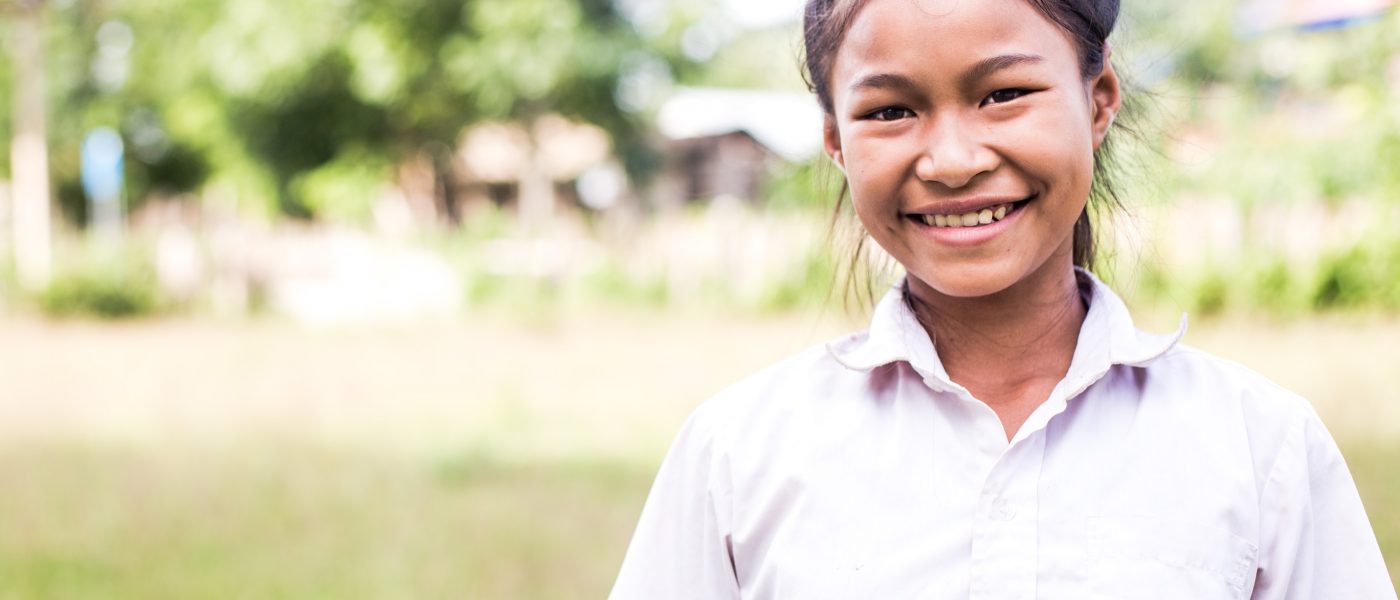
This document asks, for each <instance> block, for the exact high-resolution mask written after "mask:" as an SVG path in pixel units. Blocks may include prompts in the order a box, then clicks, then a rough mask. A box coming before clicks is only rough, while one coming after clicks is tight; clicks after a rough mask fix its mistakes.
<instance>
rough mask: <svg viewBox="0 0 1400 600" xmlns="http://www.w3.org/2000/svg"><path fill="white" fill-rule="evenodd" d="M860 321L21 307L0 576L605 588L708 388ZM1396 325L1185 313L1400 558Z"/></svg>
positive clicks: (74, 591)
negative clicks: (1284, 402) (1349, 476)
mask: <svg viewBox="0 0 1400 600" xmlns="http://www.w3.org/2000/svg"><path fill="white" fill-rule="evenodd" d="M1162 320H1163V321H1164V322H1170V321H1171V320H1172V318H1171V316H1167V317H1165V318H1164V319H1162ZM1145 321H1153V322H1154V323H1155V321H1154V320H1153V319H1145ZM851 326H852V323H850V322H849V321H843V320H841V319H839V318H827V319H818V318H815V317H806V316H788V317H775V318H767V319H753V318H749V317H720V316H715V315H699V314H696V315H669V316H660V315H654V316H641V317H638V316H618V315H612V316H609V315H606V314H589V315H563V316H560V318H558V319H557V320H553V321H551V322H549V323H547V324H536V325H522V324H519V323H507V324H503V323H501V322H496V321H473V320H469V321H465V322H459V323H449V324H434V325H430V326H423V327H418V326H403V327H395V328H372V329H359V330H353V329H352V330H329V331H311V330H301V329H296V328H293V327H290V326H287V325H282V324H276V323H266V322H263V323H254V324H240V325H233V324H216V323H209V322H198V321H165V322H160V321H157V322H147V323H135V324H125V325H104V324H98V323H90V322H87V323H73V324H36V323H34V322H27V321H10V322H0V339H5V340H6V343H4V344H0V364H3V365H7V366H9V367H13V368H12V369H11V370H8V371H6V373H5V374H6V378H5V379H4V380H3V382H0V600H9V599H16V600H20V599H23V600H28V599H31V598H44V599H49V598H55V599H64V598H74V599H83V600H87V599H98V600H101V599H108V598H122V599H126V598H130V599H143V600H144V599H157V600H158V599H164V598H170V599H176V598H178V599H202V598H219V599H223V598H259V599H261V598H328V599H330V598H335V599H340V598H349V599H354V598H389V599H393V598H523V599H531V598H600V597H604V596H605V595H606V593H607V590H608V588H609V586H610V585H611V582H612V579H613V577H614V576H615V574H616V572H617V568H618V566H619V564H620V561H621V559H622V554H623V552H624V550H625V548H626V544H627V542H628V539H629V538H630V536H631V532H632V528H633V527H634V525H635V523H636V519H637V516H638V513H639V511H640V509H641V506H642V503H643V501H644V499H645V495H646V492H647V489H648V487H649V485H650V481H651V478H652V476H653V474H654V472H655V468H656V465H657V464H658V463H659V461H660V459H661V456H662V454H663V453H664V451H665V448H666V445H667V444H668V443H669V441H670V439H671V437H672V436H673V435H674V433H675V431H676V429H677V428H678V427H679V425H680V422H681V420H682V419H683V418H684V417H685V415H686V414H687V413H688V412H689V411H690V409H691V407H693V406H694V405H695V404H696V403H697V402H699V401H700V400H702V399H703V398H705V397H706V396H708V395H710V394H712V393H714V392H715V391H717V390H718V389H720V388H721V387H723V386H725V385H727V384H728V383H730V382H732V381H734V380H736V379H737V378H739V377H741V376H742V375H744V374H745V373H748V372H752V371H753V370H756V369H758V368H761V367H762V366H764V365H767V364H769V363H771V362H772V361H774V360H776V359H778V358H779V357H782V356H785V355H788V354H791V353H792V352H795V351H797V350H799V349H801V348H803V347H806V346H809V345H811V344H813V343H817V342H819V341H821V340H823V339H826V338H828V337H830V336H831V335H834V334H835V333H836V332H838V331H842V330H845V329H848V328H849V327H851ZM1149 328H1151V329H1155V330H1161V329H1164V328H1166V327H1164V326H1152V325H1149ZM1396 339H1400V324H1398V323H1396V322H1394V321H1393V320H1388V319H1386V318H1381V317H1357V318H1346V319H1339V318H1331V319H1311V320H1305V321H1298V322H1293V323H1287V324H1279V323H1271V322H1264V321H1259V322H1255V321H1250V320H1247V319H1244V318H1232V319H1230V320H1224V321H1201V322H1197V323H1195V324H1194V325H1193V328H1192V331H1191V333H1190V334H1189V335H1188V341H1189V342H1190V343H1192V344H1195V345H1198V346H1201V347H1204V348H1206V349H1209V350H1212V351H1214V352H1217V353H1219V354H1222V355H1224V356H1227V357H1230V358H1234V359H1236V360H1240V361H1242V362H1245V363H1247V364H1249V365H1251V366H1253V367H1255V368H1257V369H1258V370H1260V371H1261V372H1263V373H1265V374H1266V375H1268V376H1270V377H1272V378H1274V379H1275V380H1277V381H1279V382H1280V383H1282V384H1284V385H1285V386H1287V387H1290V388H1291V389H1294V390H1296V391H1298V392H1299V393H1302V394H1303V395H1305V396H1307V397H1309V398H1310V399H1311V400H1312V401H1313V402H1314V404H1315V405H1316V406H1317V407H1318V409H1319V412H1320V413H1321V414H1322V415H1323V418H1324V420H1326V422H1327V423H1328V425H1329V428H1330V429H1331V430H1332V431H1333V433H1334V434H1335V435H1336V437H1337V439H1338V441H1339V442H1340V443H1341V446H1342V448H1343V451H1344V453H1345V454H1346V457H1347V459H1348V464H1349V465H1350V466H1351V469H1352V472H1353V474H1354V476H1355V477H1356V480H1357V484H1358V487H1359V488H1360V491H1361V493H1362V495H1363V499H1364V500H1365V502H1366V507H1367V510H1368V512H1369V515H1370V517H1371V520H1372V522H1373V524H1374V526H1375V529H1376V533H1377V535H1378V537H1379V540H1380V542H1381V544H1382V548H1383V550H1384V552H1385V554H1386V555H1387V557H1388V558H1389V561H1390V566H1391V570H1392V573H1400V478H1397V477H1396V476H1395V473H1397V472H1400V435H1397V431H1396V425H1395V423H1396V419H1395V418H1394V416H1395V414H1396V413H1395V410H1396V408H1395V407H1394V406H1392V404H1393V403H1392V402H1391V401H1390V398H1391V394H1390V391H1391V390H1394V389H1396V388H1397V387H1400V372H1397V371H1395V370H1393V369H1385V368H1378V367H1377V360H1378V359H1377V358H1376V357H1377V356H1383V353H1384V351H1385V348H1387V345H1388V344H1391V345H1393V344H1394V341H1393V340H1396ZM1378 348H1379V349H1381V351H1382V354H1381V355H1377V354H1376V352H1377V349H1378Z"/></svg>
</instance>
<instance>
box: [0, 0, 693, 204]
mask: <svg viewBox="0 0 1400 600" xmlns="http://www.w3.org/2000/svg"><path fill="white" fill-rule="evenodd" d="M46 16H47V17H48V18H47V28H48V30H49V31H48V34H49V35H48V36H47V37H48V39H49V42H50V43H49V44H48V48H47V51H48V63H49V64H48V65H47V66H48V69H47V76H48V85H49V90H50V96H51V97H52V98H54V101H53V103H52V108H51V110H50V115H51V136H50V137H51V138H52V140H53V145H52V148H51V162H52V169H53V172H54V176H55V179H56V181H57V183H58V189H59V190H60V191H62V192H63V193H61V194H60V197H61V198H62V199H63V201H64V203H65V212H66V214H68V215H69V216H70V218H73V219H74V220H75V221H77V222H81V221H82V219H83V214H82V212H83V210H84V208H83V206H82V204H83V197H82V194H81V192H80V189H79V187H78V186H77V184H76V182H77V179H78V174H79V164H78V146H79V144H81V141H82V138H83V136H84V135H85V134H86V132H87V131H89V130H90V129H91V128H93V127H97V126H109V127H115V128H118V129H119V130H120V131H121V133H122V134H123V137H124V138H125V139H126V141H127V144H128V150H129V153H128V157H127V159H128V164H129V169H128V171H129V173H130V174H131V177H130V182H129V186H128V192H129V194H128V195H129V197H130V198H131V199H132V200H133V207H135V206H139V204H140V203H141V201H142V200H143V199H144V198H145V197H146V196H147V195H149V194H150V193H152V192H165V193H181V192H187V191H194V190H199V189H202V188H204V187H205V186H207V185H219V186H221V187H223V188H226V189H234V190H237V193H238V195H239V196H240V197H243V198H246V199H248V200H251V201H252V202H256V203H259V204H261V205H262V206H261V208H259V209H255V210H254V212H264V213H268V214H285V215H290V216H296V217H325V218H330V219H334V218H338V217H340V216H343V215H346V214H349V215H358V214H360V213H361V212H362V211H361V210H360V207H359V206H357V205H356V200H354V199H352V200H350V201H349V204H350V205H351V206H349V207H347V208H343V209H342V208H340V207H333V206H331V205H332V204H334V203H335V202H331V203H328V202H326V200H327V198H326V197H325V196H324V195H321V196H317V194H318V191H317V190H324V189H329V188H337V187H339V188H345V187H350V186H354V185H357V184H360V183H363V182H364V180H365V179H366V177H365V173H364V170H356V169H352V168H348V167H346V166H345V165H346V163H348V162H351V161H356V160H362V159H364V160H367V162H368V163H369V164H370V165H372V167H371V168H379V167H381V166H383V165H391V164H397V163H399V162H401V161H403V160H405V159H407V158H411V157H413V156H416V155H417V154H418V153H420V152H423V151H424V150H425V149H433V148H448V147H451V146H452V145H454V144H455V143H456V141H457V139H458V136H459V135H460V133H461V130H462V129H463V128H464V127H465V126H468V125H471V124H473V123H476V122H479V121H482V120H486V119H519V120H524V121H529V120H530V119H532V118H534V117H536V116H538V115H541V114H544V113H549V112H557V113H562V114H564V115H566V116H570V117H574V118H578V119H582V120H584V121H588V122H591V123H595V124H597V125H600V126H602V127H603V128H605V129H606V130H607V131H609V133H611V134H612V136H613V138H614V148H615V150H616V151H617V152H618V153H619V154H621V155H623V156H625V157H631V158H632V160H630V161H629V164H634V165H639V164H643V163H645V162H646V161H645V160H640V159H637V157H640V156H645V155H646V153H645V152H643V151H642V150H641V149H642V148H644V147H645V145H646V144H645V139H644V132H643V130H642V126H641V122H640V121H639V118H638V117H637V116H636V115H633V114H632V113H629V112H627V111H625V110H623V109H622V108H620V107H619V105H618V103H617V102H616V100H615V99H614V96H613V93H614V90H615V89H617V87H618V85H619V81H620V80H621V78H622V77H624V75H625V73H624V70H625V68H626V66H627V64H628V61H627V60H624V58H625V57H628V56H655V55H657V53H658V52H659V51H658V50H657V49H655V48H652V47H650V46H649V45H648V43H647V40H645V39H643V38H642V37H640V36H638V35H637V33H636V32H635V31H633V30H632V26H631V24H630V23H629V22H628V21H626V20H625V19H622V18H620V17H619V16H618V15H617V13H616V11H615V8H614V7H613V4H612V3H611V2H605V1H600V0H523V1H522V0H509V1H503V0H475V1H472V2H461V1H459V0H413V1H408V0H247V1H242V2H215V1H213V0H177V1H173V2H170V1H166V0H133V1H132V2H122V3H118V4H110V3H100V2H96V1H95V0H75V1H73V2H69V3H50V6H49V8H48V10H47V15H46ZM114 23H117V24H124V25H125V26H127V27H129V30H130V32H131V34H132V43H131V45H130V49H129V50H128V51H126V53H125V54H123V57H124V58H123V59H121V60H122V61H123V64H125V65H126V72H127V74H128V76H127V77H126V78H125V80H124V81H123V82H121V83H120V84H111V85H109V84H102V83H100V82H99V81H98V80H97V79H95V78H94V76H93V75H92V73H93V72H94V69H95V68H96V67H94V65H97V64H98V63H99V62H100V61H101V60H102V59H101V58H100V57H101V56H102V55H103V53H104V52H108V53H110V52H111V51H110V49H106V50H104V49H103V48H102V47H100V44H99V42H98V40H99V38H100V36H99V35H98V32H99V30H100V29H101V28H102V27H103V26H104V25H110V24H114ZM660 58H661V59H662V60H663V62H664V61H665V60H666V58H665V57H664V56H661V57H660ZM8 71H9V69H8V66H7V65H3V62H0V106H4V105H6V103H7V102H8V100H9V94H8V93H7V91H8V89H9V88H10V86H12V85H14V83H13V82H9V81H8V80H7V74H8ZM7 129H8V123H6V124H5V125H4V126H0V133H4V132H6V131H7ZM3 152H4V151H3V150H0V155H3ZM328 165H334V166H330V167H328ZM313 172H319V174H316V175H312V173H313ZM337 176H344V177H345V178H346V181H344V182H330V181H326V180H327V179H330V178H334V177H337ZM307 177H311V178H312V179H315V180H318V183H316V184H314V185H313V184H307V183H305V182H304V181H303V180H304V179H306V178H307ZM308 194H310V195H308ZM245 202H246V201H245ZM247 208H252V207H246V206H245V209H247Z"/></svg>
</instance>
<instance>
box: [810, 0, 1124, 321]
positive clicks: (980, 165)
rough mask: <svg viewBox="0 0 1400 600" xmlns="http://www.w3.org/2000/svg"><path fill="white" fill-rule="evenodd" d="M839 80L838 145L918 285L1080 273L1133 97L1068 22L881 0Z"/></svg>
mask: <svg viewBox="0 0 1400 600" xmlns="http://www.w3.org/2000/svg"><path fill="white" fill-rule="evenodd" d="M1104 62H1105V63H1107V58H1106V57H1105V61H1104ZM829 81H830V86H831V90H830V91H831V97H832V107H833V112H834V114H833V115H829V116H828V118H827V123H826V128H825V129H826V130H825V144H826V151H827V154H828V155H830V156H831V158H832V160H833V161H834V162H835V163H836V164H837V165H838V166H839V167H840V168H841V169H842V171H844V172H845V174H846V178H847V180H848V181H849V183H850V189H851V199H852V202H853V204H854V206H855V210H856V214H857V215H858V216H859V217H860V220H861V222H862V223H863V224H864V225H865V228H866V230H867V231H869V232H870V235H871V237H873V238H874V239H875V241H876V242H877V243H879V244H880V246H881V247H883V248H884V249H885V250H886V251H887V252H889V254H890V255H891V256H893V257H894V258H895V259H896V260H898V261H899V262H900V263H901V264H902V265H904V267H905V269H906V270H907V271H908V273H909V275H910V284H911V286H917V287H916V289H915V292H916V293H917V292H920V291H927V290H921V289H918V288H923V287H927V288H932V290H933V291H935V292H937V293H941V294H945V295H948V296H956V297H976V296H986V295H990V294H994V293H998V292H1001V291H1004V290H1007V289H1008V288H1011V287H1012V286H1013V285H1015V284H1017V283H1019V282H1022V281H1026V280H1029V279H1031V278H1032V276H1034V275H1036V274H1047V273H1053V271H1050V270H1056V269H1058V270H1062V271H1063V272H1065V273H1068V271H1069V270H1070V268H1071V266H1072V264H1073V261H1072V249H1073V230H1074V223H1075V221H1076V220H1077V219H1078V217H1079V214H1080V212H1081V211H1082V210H1083V208H1084V204H1085V202H1086V201H1087V199H1088V196H1089V185H1090V182H1091V179H1092V174H1093V151H1094V150H1095V149H1097V148H1098V147H1099V144H1101V143H1102V142H1103V138H1104V133H1105V132H1106V131H1107V130H1108V126H1109V124H1110V123H1111V122H1112V120H1113V115H1114V113H1115V112H1116V111H1117V109H1118V106H1119V100H1120V97H1119V90H1118V81H1117V78H1116V76H1115V75H1114V73H1113V70H1112V67H1110V66H1107V64H1105V66H1104V69H1103V72H1102V73H1098V74H1095V75H1094V76H1093V77H1092V78H1090V79H1089V80H1087V81H1086V80H1085V78H1084V76H1083V74H1082V73H1081V71H1080V68H1079V57H1078V55H1077V54H1076V52H1075V48H1074V46H1073V45H1072V44H1071V42H1070V40H1069V37H1068V36H1067V35H1066V34H1065V33H1064V31H1063V30H1061V29H1060V28H1059V27H1058V26H1056V25H1055V24H1054V23H1052V22H1050V21H1049V20H1047V19H1046V18H1045V17H1044V16H1042V15H1041V13H1040V12H1038V11H1037V10H1036V9H1034V8H1032V7H1031V6H1029V5H1028V4H1026V3H1025V1H1024V0H971V1H967V0H870V1H869V2H868V3H867V5H866V6H865V7H863V8H862V9H861V10H860V12H859V13H858V14H857V15H856V17H855V20H854V21H853V22H852V23H851V26H850V28H849V29H848V30H847V32H846V36H845V39H844V41H843V42H842V44H841V47H840V48H839V49H838V50H837V53H836V57H835V61H834V62H833V64H832V68H831V75H830V79H829Z"/></svg>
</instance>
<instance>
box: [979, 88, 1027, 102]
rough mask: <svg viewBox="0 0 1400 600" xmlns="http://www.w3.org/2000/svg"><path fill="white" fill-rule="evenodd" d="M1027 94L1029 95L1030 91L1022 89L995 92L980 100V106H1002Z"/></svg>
mask: <svg viewBox="0 0 1400 600" xmlns="http://www.w3.org/2000/svg"><path fill="white" fill-rule="evenodd" d="M1029 93H1031V91H1030V90H1027V89H1022V88H1007V89H1004V90H997V91H995V92H992V93H991V94H988V95H987V97H986V98H985V99H983V100H982V106H986V105H988V104H1004V103H1006V102H1010V101H1012V100H1015V99H1017V98H1020V97H1021V96H1024V95H1026V94H1029Z"/></svg>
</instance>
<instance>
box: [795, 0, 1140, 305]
mask: <svg viewBox="0 0 1400 600" xmlns="http://www.w3.org/2000/svg"><path fill="white" fill-rule="evenodd" d="M867 1H868V0H807V7H806V11H805V13H804V15H803V18H802V41H803V63H804V64H803V67H804V68H803V71H804V72H803V76H804V78H805V79H806V81H807V88H808V89H809V90H811V91H812V92H813V93H815V94H816V96H817V102H818V103H819V104H820V105H821V107H822V110H823V111H825V112H826V114H827V115H829V116H830V115H833V114H834V112H835V110H834V108H833V106H832V101H831V84H830V76H831V67H832V62H833V61H834V60H835V58H836V51H837V50H838V49H839V48H840V46H841V42H842V40H843V39H844V38H845V35H846V30H847V29H849V28H850V26H851V22H852V21H853V20H855V16H856V13H857V12H859V11H860V9H861V7H863V6H864V5H865V3H866V2H867ZM1025 2H1026V3H1028V4H1030V5H1031V7H1032V8H1034V9H1036V10H1038V11H1040V13H1041V14H1042V15H1044V16H1045V17H1046V18H1047V19H1049V20H1050V22H1052V23H1054V24H1056V25H1058V26H1059V27H1060V29H1062V30H1064V31H1065V33H1066V34H1068V35H1069V38H1070V41H1071V42H1073V44H1074V47H1075V50H1076V52H1077V53H1078V55H1079V70H1080V73H1081V74H1082V75H1083V76H1084V77H1085V78H1086V79H1087V78H1090V77H1093V76H1094V75H1096V74H1098V73H1099V72H1100V71H1102V70H1103V67H1104V49H1105V48H1106V46H1105V42H1106V41H1107V40H1108V36H1109V34H1110V33H1112V32H1113V26H1114V24H1115V23H1117V21H1118V0H1025ZM1127 108H1128V107H1125V109H1127ZM1129 112H1130V111H1129ZM1120 121H1121V119H1120ZM1116 126H1117V127H1119V128H1121V127H1123V125H1121V124H1119V125H1116ZM1110 137H1112V136H1107V135H1106V136H1105V137H1104V140H1103V143H1102V144H1100V145H1099V148H1098V150H1095V151H1094V174H1093V183H1092V185H1091V187H1090V190H1089V202H1088V203H1086V205H1085V207H1084V212H1082V213H1080V215H1079V220H1078V221H1076V222H1075V224H1074V264H1075V265H1076V266H1079V267H1083V268H1085V269H1092V268H1093V267H1094V259H1095V246H1096V244H1095V239H1094V225H1093V221H1094V219H1093V218H1092V217H1091V211H1092V212H1093V213H1098V212H1100V211H1104V210H1111V209H1113V208H1116V207H1118V206H1119V201H1118V192H1117V186H1116V180H1117V172H1118V165H1117V162H1118V161H1117V160H1116V159H1115V157H1114V154H1113V150H1112V145H1111V144H1110V142H1109V139H1110ZM847 191H848V186H847V184H846V183H845V182H844V181H843V182H842V185H841V193H840V195H839V196H838V197H837V201H836V207H835V210H834V211H833V214H832V231H833V232H834V231H835V229H836V225H837V223H838V219H839V215H840V212H841V207H842V205H843V204H844V200H845V196H846V192H847ZM865 241H866V238H865V236H864V235H863V234H861V235H860V238H859V239H858V240H857V241H856V243H855V251H854V252H853V253H852V255H851V256H850V264H849V266H850V269H851V274H852V278H851V280H852V281H854V280H855V278H856V273H857V270H858V269H859V264H860V262H861V261H862V260H863V258H862V256H863V250H864V248H865Z"/></svg>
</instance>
